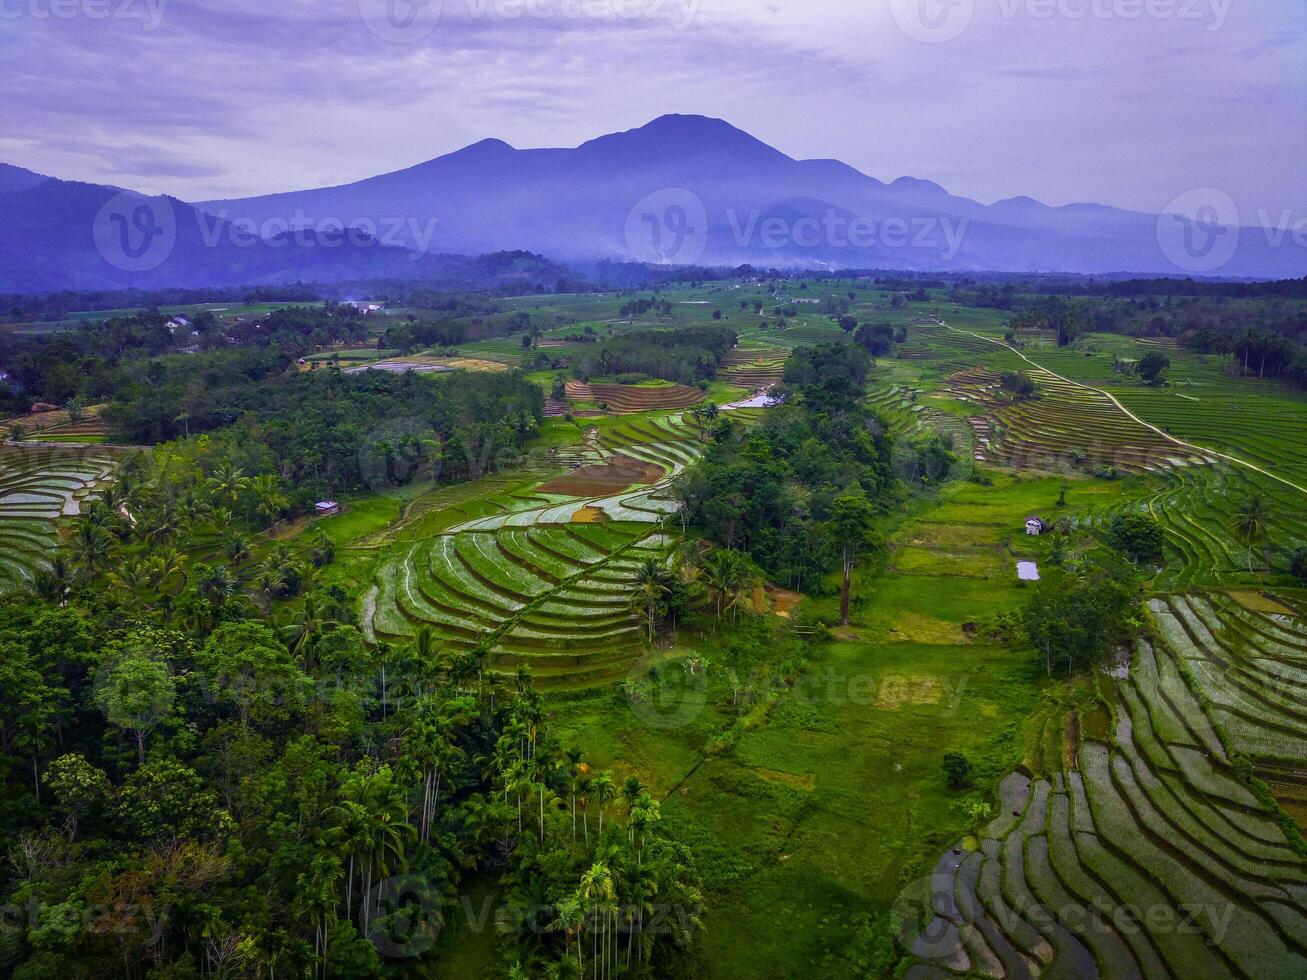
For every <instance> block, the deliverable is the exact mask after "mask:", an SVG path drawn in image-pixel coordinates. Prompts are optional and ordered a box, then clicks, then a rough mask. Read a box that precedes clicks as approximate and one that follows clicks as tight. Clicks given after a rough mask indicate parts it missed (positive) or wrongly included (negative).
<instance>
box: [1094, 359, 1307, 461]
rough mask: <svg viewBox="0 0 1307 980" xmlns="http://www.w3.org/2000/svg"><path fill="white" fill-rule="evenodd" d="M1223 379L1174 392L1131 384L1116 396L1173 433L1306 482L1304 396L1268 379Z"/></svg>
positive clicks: (1306, 408)
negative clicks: (1261, 381)
mask: <svg viewBox="0 0 1307 980" xmlns="http://www.w3.org/2000/svg"><path fill="white" fill-rule="evenodd" d="M1223 381H1224V383H1223V384H1222V383H1219V382H1218V383H1212V384H1206V385H1202V386H1200V387H1195V388H1184V389H1175V390H1174V391H1172V390H1165V389H1154V388H1146V387H1143V386H1140V387H1132V388H1129V389H1123V390H1122V391H1120V392H1119V393H1118V397H1119V398H1120V399H1121V402H1122V403H1123V404H1124V405H1125V406H1126V407H1127V408H1129V409H1130V410H1131V411H1132V412H1134V413H1135V414H1136V415H1138V416H1139V417H1140V418H1142V419H1145V420H1147V421H1149V422H1151V423H1153V424H1154V425H1157V426H1160V427H1161V428H1163V429H1165V430H1166V431H1167V432H1169V433H1171V434H1173V435H1175V436H1178V437H1179V438H1182V439H1185V440H1186V441H1190V442H1194V443H1196V444H1198V445H1200V446H1205V447H1208V448H1211V449H1215V450H1217V451H1219V452H1224V453H1227V454H1229V455H1232V456H1235V457H1237V458H1239V459H1243V460H1246V461H1247V462H1249V463H1252V464H1253V465H1255V466H1260V467H1261V468H1262V469H1265V470H1267V471H1268V472H1270V473H1274V474H1276V475H1277V476H1280V477H1283V478H1285V479H1287V480H1290V481H1291V482H1294V483H1297V484H1298V485H1299V486H1304V487H1307V398H1304V397H1302V396H1301V395H1300V394H1298V393H1295V392H1289V391H1287V390H1286V389H1281V388H1279V386H1272V385H1270V384H1269V383H1267V384H1258V383H1257V382H1255V381H1251V380H1243V379H1234V378H1230V379H1223ZM1191 391H1192V392H1196V394H1190V395H1187V397H1182V395H1184V394H1186V393H1187V392H1191Z"/></svg>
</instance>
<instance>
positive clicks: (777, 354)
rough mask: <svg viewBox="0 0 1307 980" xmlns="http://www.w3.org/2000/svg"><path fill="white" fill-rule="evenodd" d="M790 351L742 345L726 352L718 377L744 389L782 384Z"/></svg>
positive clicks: (718, 370)
mask: <svg viewBox="0 0 1307 980" xmlns="http://www.w3.org/2000/svg"><path fill="white" fill-rule="evenodd" d="M788 356H789V351H786V350H781V349H779V348H776V347H761V346H754V345H745V344H741V345H740V346H738V347H736V348H735V349H734V350H730V351H727V352H726V356H725V357H724V358H722V365H721V367H720V368H718V369H717V377H718V379H719V380H721V381H726V382H728V383H730V384H733V385H740V386H741V387H743V388H750V389H755V388H766V387H769V386H771V385H776V384H780V383H781V381H782V380H783V379H784V376H785V361H786V358H787V357H788Z"/></svg>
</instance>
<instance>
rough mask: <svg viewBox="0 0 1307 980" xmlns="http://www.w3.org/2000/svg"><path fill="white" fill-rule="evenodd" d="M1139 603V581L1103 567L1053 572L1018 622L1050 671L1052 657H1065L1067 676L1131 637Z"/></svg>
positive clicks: (1137, 620) (1134, 629)
mask: <svg viewBox="0 0 1307 980" xmlns="http://www.w3.org/2000/svg"><path fill="white" fill-rule="evenodd" d="M1142 601H1143V596H1142V591H1141V590H1140V588H1139V585H1138V583H1137V582H1134V581H1133V580H1130V579H1127V578H1123V577H1119V576H1116V575H1113V574H1111V573H1109V572H1108V571H1107V570H1105V569H1102V568H1091V569H1088V570H1087V571H1084V572H1081V573H1079V574H1076V573H1072V572H1066V571H1061V570H1056V571H1054V572H1052V573H1050V574H1049V575H1046V576H1045V577H1044V578H1043V580H1042V581H1041V582H1040V583H1039V585H1038V586H1037V587H1036V588H1035V591H1034V594H1033V595H1032V596H1031V597H1030V600H1029V602H1028V603H1027V605H1026V608H1025V609H1024V610H1023V611H1022V613H1021V620H1020V622H1021V626H1022V629H1023V630H1024V632H1025V636H1026V638H1027V640H1028V641H1029V642H1030V644H1031V645H1032V646H1034V647H1035V649H1037V650H1038V651H1039V652H1040V653H1042V654H1043V657H1044V666H1045V670H1046V672H1047V673H1048V675H1049V676H1050V677H1051V676H1052V674H1053V658H1054V656H1055V655H1056V656H1058V657H1065V659H1066V668H1067V676H1068V677H1069V676H1071V674H1072V673H1074V672H1075V671H1077V670H1086V669H1088V668H1089V667H1091V666H1093V665H1094V664H1095V663H1098V662H1101V661H1103V660H1106V659H1107V657H1108V656H1109V655H1110V654H1111V652H1112V650H1113V649H1114V648H1115V647H1117V646H1120V645H1123V644H1125V643H1128V642H1129V641H1131V640H1132V639H1133V638H1134V636H1135V634H1136V633H1137V632H1138V630H1139V628H1140V605H1141V603H1142Z"/></svg>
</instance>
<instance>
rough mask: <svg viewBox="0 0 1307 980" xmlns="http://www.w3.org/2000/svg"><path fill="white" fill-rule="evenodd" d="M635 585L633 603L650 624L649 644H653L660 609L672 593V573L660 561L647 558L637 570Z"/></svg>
mask: <svg viewBox="0 0 1307 980" xmlns="http://www.w3.org/2000/svg"><path fill="white" fill-rule="evenodd" d="M634 584H635V591H634V592H633V594H632V596H631V602H632V604H633V605H635V607H636V608H637V609H638V610H639V611H640V614H641V616H642V617H643V618H644V620H645V622H646V623H647V624H648V627H649V642H650V643H653V638H654V627H655V626H656V625H657V622H658V610H659V607H660V606H661V605H662V603H663V600H664V599H665V598H666V596H667V594H668V593H669V592H670V591H671V573H670V572H669V571H668V570H667V566H666V565H664V564H663V563H662V561H660V560H659V559H657V558H646V559H644V561H642V562H641V563H640V566H639V567H638V568H637V569H636V572H635V579H634Z"/></svg>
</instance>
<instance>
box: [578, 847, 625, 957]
mask: <svg viewBox="0 0 1307 980" xmlns="http://www.w3.org/2000/svg"><path fill="white" fill-rule="evenodd" d="M580 895H581V898H582V900H583V901H584V902H585V904H586V905H587V906H588V907H589V909H590V919H591V922H592V923H593V925H592V927H591V948H590V962H591V963H593V964H594V975H595V976H596V977H598V976H599V956H600V950H599V936H600V933H602V934H603V938H604V943H605V950H604V965H605V967H607V947H606V944H607V942H608V915H609V911H610V910H611V908H612V904H613V899H614V898H615V897H616V891H615V889H614V887H613V876H612V872H611V871H609V869H608V866H607V865H606V864H604V863H603V862H602V861H596V862H595V863H594V864H592V865H591V866H590V869H589V870H588V871H586V872H585V874H583V875H582V876H581V890H580Z"/></svg>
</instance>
